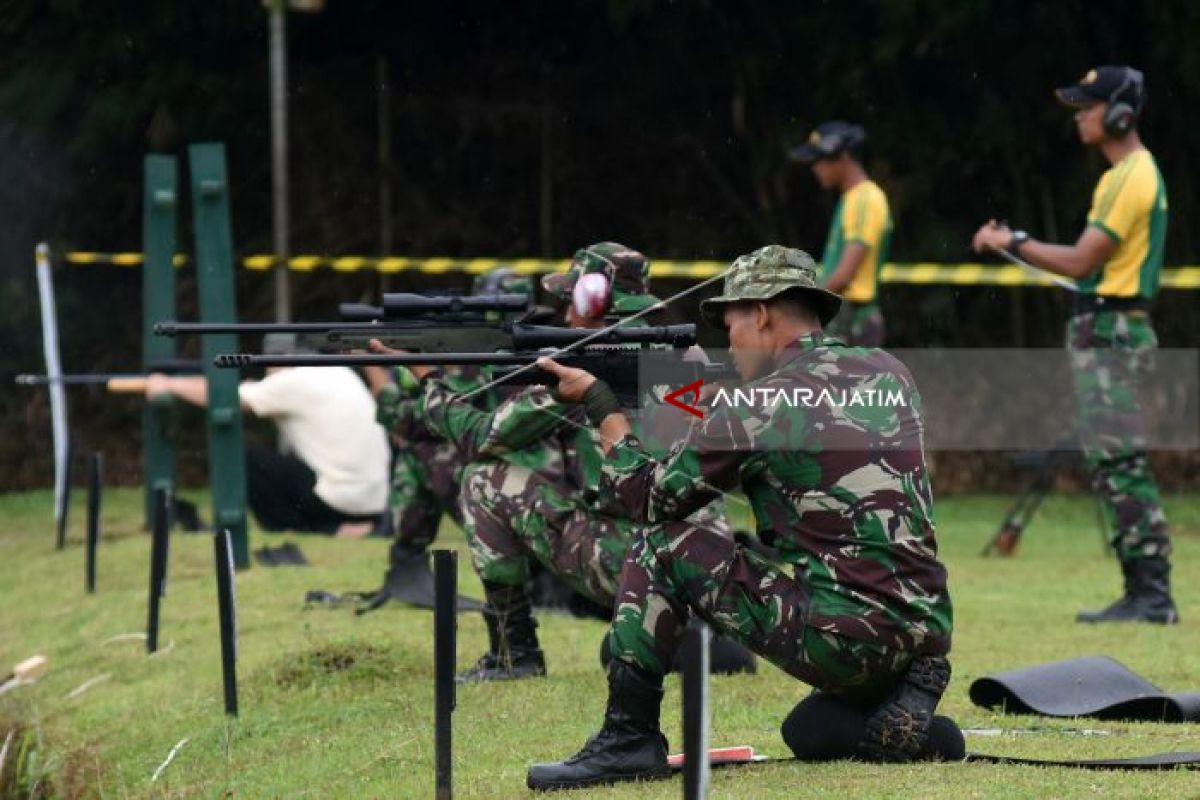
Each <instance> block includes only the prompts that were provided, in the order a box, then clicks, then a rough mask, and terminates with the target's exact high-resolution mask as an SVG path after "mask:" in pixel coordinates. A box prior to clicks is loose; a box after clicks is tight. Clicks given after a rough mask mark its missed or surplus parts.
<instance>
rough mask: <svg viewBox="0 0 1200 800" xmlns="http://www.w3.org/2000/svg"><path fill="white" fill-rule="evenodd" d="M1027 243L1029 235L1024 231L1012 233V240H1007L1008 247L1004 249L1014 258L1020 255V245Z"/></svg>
mask: <svg viewBox="0 0 1200 800" xmlns="http://www.w3.org/2000/svg"><path fill="white" fill-rule="evenodd" d="M1028 241H1029V234H1028V233H1027V232H1026V231H1013V232H1012V238H1011V239H1009V240H1008V247H1006V248H1005V249H1006V250H1008V252H1010V253H1012V254H1013V255H1014V256H1019V255H1021V245H1023V244H1025V243H1026V242H1028Z"/></svg>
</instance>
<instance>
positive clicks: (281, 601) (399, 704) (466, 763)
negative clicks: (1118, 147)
mask: <svg viewBox="0 0 1200 800" xmlns="http://www.w3.org/2000/svg"><path fill="white" fill-rule="evenodd" d="M1006 502H1007V498H1000V497H986V498H984V497H980V498H953V499H947V500H945V501H943V502H941V503H939V505H938V509H937V510H938V535H939V540H940V543H941V547H942V551H943V553H944V555H945V559H946V561H947V563H948V565H949V568H950V575H951V589H952V592H953V597H954V603H955V612H956V613H955V617H956V623H957V624H956V630H955V642H954V652H953V653H952V661H953V664H954V680H953V682H952V684H951V686H950V689H949V691H948V693H947V695H946V698H945V700H944V703H943V710H944V711H945V712H946V713H949V714H951V715H952V716H954V717H955V718H956V719H957V720H958V721H959V723H960V724H962V725H963V726H964V727H976V728H1003V729H1004V730H1005V733H1004V734H1003V735H1001V736H987V737H985V736H970V737H968V747H970V748H971V749H973V750H977V751H980V752H990V753H1003V754H1009V755H1018V756H1030V757H1045V758H1089V757H1092V758H1098V757H1104V756H1128V755H1136V754H1147V753H1153V752H1161V751H1168V750H1200V726H1197V725H1167V724H1161V725H1154V724H1123V723H1103V722H1096V721H1072V720H1061V721H1055V720H1046V719H1040V718H1032V717H1015V716H1014V717H1005V716H1000V715H996V714H992V713H990V712H988V711H985V710H982V709H979V708H975V707H974V706H972V705H971V704H970V701H969V700H968V698H967V688H968V686H969V685H970V683H971V681H972V680H974V679H975V678H977V677H979V676H981V675H984V674H986V673H989V672H993V671H997V670H1003V669H1008V668H1012V667H1018V666H1023V665H1030V664H1034V663H1039V662H1045V661H1051V660H1056V659H1060V658H1066V657H1071V656H1079V655H1087V654H1101V653H1102V654H1107V655H1111V656H1113V657H1115V658H1117V659H1119V660H1121V661H1123V662H1124V663H1125V664H1127V665H1128V666H1130V667H1131V668H1133V669H1134V670H1135V671H1137V672H1140V673H1142V674H1143V675H1145V676H1147V677H1148V678H1149V679H1150V680H1152V681H1154V682H1156V683H1158V684H1160V685H1161V686H1163V687H1166V688H1171V689H1177V690H1186V689H1191V690H1197V691H1200V632H1198V631H1200V628H1198V627H1197V626H1198V624H1200V594H1197V591H1196V589H1195V587H1196V586H1197V585H1198V583H1200V498H1196V497H1172V498H1169V500H1168V506H1167V511H1168V515H1169V516H1170V518H1171V520H1172V525H1173V532H1174V535H1175V541H1176V547H1177V550H1176V570H1175V575H1174V578H1175V586H1176V599H1177V600H1178V601H1179V602H1180V611H1181V613H1182V616H1183V619H1184V622H1183V624H1182V625H1179V626H1176V627H1173V628H1161V627H1151V626H1136V627H1083V626H1079V625H1076V624H1075V623H1074V622H1073V621H1072V619H1073V616H1074V613H1075V611H1076V610H1077V609H1079V608H1083V607H1091V606H1097V605H1100V604H1103V603H1106V602H1107V601H1109V600H1111V599H1112V597H1113V596H1114V595H1115V591H1116V588H1117V569H1116V565H1115V563H1114V562H1113V561H1112V559H1110V558H1108V557H1106V556H1105V555H1103V554H1102V552H1101V547H1100V540H1099V534H1098V532H1097V529H1096V523H1095V517H1094V508H1093V506H1092V504H1091V501H1090V500H1089V499H1087V498H1083V497H1075V498H1062V497H1055V498H1051V499H1050V500H1049V501H1048V502H1047V504H1046V505H1045V506H1044V508H1043V510H1042V512H1041V513H1040V514H1039V516H1038V517H1037V519H1036V520H1035V522H1034V524H1033V526H1032V527H1031V529H1030V530H1029V533H1028V536H1027V538H1026V541H1025V543H1024V545H1023V548H1022V550H1021V552H1020V554H1019V556H1018V557H1017V558H1015V559H1009V560H997V559H982V558H980V557H979V556H978V552H979V550H980V548H981V547H982V545H983V543H984V542H985V541H986V539H987V537H988V536H989V535H990V534H991V532H992V530H993V528H994V526H995V525H996V523H997V521H998V520H999V518H1000V514H1001V512H1002V510H1003V508H1004V506H1005V504H1006ZM202 507H203V505H202ZM81 511H82V509H81V507H76V509H75V510H74V514H73V525H72V527H73V529H74V530H73V534H72V537H71V544H70V546H69V548H68V549H67V550H65V551H64V552H56V551H55V550H54V549H53V533H52V527H53V525H52V511H51V497H50V494H49V493H48V492H34V493H28V494H11V495H4V496H0V604H2V605H0V664H2V665H4V666H5V668H7V667H9V666H10V665H12V664H14V663H16V662H17V661H20V660H22V659H24V658H26V657H28V656H30V655H32V654H34V653H42V654H45V655H46V656H47V657H48V659H49V662H50V669H49V671H48V673H47V674H46V676H45V677H44V678H42V680H41V681H39V682H38V683H36V684H33V685H30V686H23V687H20V688H18V689H16V690H14V691H11V692H9V693H7V694H6V695H4V696H2V697H0V737H3V735H4V732H5V731H7V730H8V729H11V728H12V727H13V726H20V727H21V729H22V730H23V733H22V734H20V735H17V736H14V741H13V744H12V746H11V747H10V751H9V753H10V754H9V756H8V758H7V759H6V764H5V766H4V769H3V775H2V776H0V796H8V795H5V791H7V792H10V793H15V792H16V791H17V790H16V789H15V788H14V786H15V785H16V783H17V782H21V783H23V784H24V785H25V787H26V788H29V787H28V784H29V783H30V782H34V781H37V782H40V786H39V787H38V791H41V792H43V795H44V796H89V797H90V796H97V797H195V796H201V797H225V796H230V797H250V798H259V797H288V798H291V797H402V798H409V797H416V798H423V797H430V796H432V794H433V732H432V731H433V692H432V688H433V687H432V673H433V666H432V640H433V631H432V628H433V619H432V615H431V614H429V613H427V612H421V611H416V610H407V609H400V608H395V607H389V608H386V609H384V610H382V611H379V612H376V613H374V614H370V615H367V616H365V617H355V616H354V614H353V612H352V611H351V610H350V609H349V608H346V607H343V608H338V609H311V610H306V609H305V608H304V604H303V597H304V593H305V591H306V590H308V589H311V588H324V589H329V590H331V591H335V592H339V593H340V592H341V591H344V590H347V589H365V588H370V587H372V586H374V585H376V584H377V583H378V581H379V579H380V577H381V575H382V571H383V568H384V560H385V552H386V543H385V542H383V541H380V540H370V541H350V542H347V541H334V540H328V539H319V538H303V539H301V540H300V545H301V547H302V549H303V550H304V552H305V554H306V555H307V556H308V558H309V560H310V561H311V562H312V566H310V567H306V568H297V567H280V568H274V569H265V568H261V567H255V568H254V569H251V570H249V571H248V572H245V573H242V574H239V575H238V578H237V591H238V603H239V620H238V624H239V632H240V661H239V671H240V690H241V693H240V699H241V709H242V713H241V716H240V717H239V718H238V719H237V720H235V721H231V720H228V719H226V717H225V716H224V714H223V711H222V700H221V676H220V651H219V643H218V636H217V613H216V599H215V581H214V577H213V555H212V540H211V537H210V536H207V535H186V534H179V535H176V536H175V537H174V539H173V540H172V543H171V565H170V579H169V586H168V595H167V598H166V600H165V601H164V606H163V616H162V643H163V648H164V651H163V652H162V653H160V654H159V655H157V656H155V657H147V656H146V655H145V653H144V645H143V643H142V642H141V641H140V640H134V639H121V640H117V641H111V642H109V641H108V640H110V639H112V637H114V636H118V635H120V634H126V633H136V632H140V631H144V630H145V621H146V589H147V583H148V563H149V537H148V536H146V535H144V534H143V533H142V531H141V530H140V522H141V520H140V494H139V493H137V492H134V491H131V490H113V491H109V492H107V493H106V495H105V498H104V513H103V520H104V526H103V530H104V538H103V541H102V543H101V547H100V553H99V576H98V589H97V592H96V594H95V595H93V596H87V595H85V594H84V591H83V566H84V565H83V559H84V553H83V548H82V546H81V539H82V519H81V517H82V513H81ZM291 538H292V539H293V540H296V538H297V537H291ZM266 541H268V537H266V536H264V535H261V534H255V535H254V536H253V540H252V546H255V547H257V546H260V545H261V544H263V543H264V542H266ZM272 541H278V540H275V539H273V540H272ZM441 542H442V543H443V544H445V545H448V546H453V547H456V548H458V549H459V550H460V551H462V550H463V548H464V543H463V539H462V536H461V534H460V533H459V532H458V531H457V529H454V528H453V526H451V525H447V526H446V528H445V529H444V530H443V536H442V539H441ZM462 559H463V560H462V563H461V564H460V582H461V584H462V586H463V588H464V591H466V592H467V593H471V594H474V595H475V596H479V585H478V582H477V580H476V579H475V577H474V575H473V574H472V573H471V570H470V567H469V564H468V562H466V554H465V552H464V553H463V554H462ZM603 631H604V628H603V626H602V625H601V624H600V623H597V622H583V621H577V620H574V619H570V618H565V617H560V616H547V617H543V619H542V627H541V634H542V642H543V645H544V647H545V649H546V653H547V659H548V662H549V669H550V676H549V677H548V678H547V679H545V680H531V681H522V682H518V683H512V684H505V685H492V686H477V687H467V688H461V689H460V690H459V693H458V708H457V711H456V713H455V716H454V724H455V729H454V736H455V739H454V748H455V749H454V752H455V761H454V770H455V773H454V776H455V785H454V788H455V792H456V795H457V796H459V797H489V798H512V797H521V796H525V795H527V794H528V792H527V790H526V789H525V787H524V781H525V768H526V766H527V765H528V764H529V763H530V762H531V761H535V760H549V759H557V758H561V757H563V756H566V755H569V754H570V753H572V752H574V751H575V749H577V748H578V746H579V745H581V744H582V743H583V741H584V739H585V738H586V737H587V736H588V735H589V734H591V733H592V732H593V730H594V728H595V727H596V726H597V725H598V724H599V722H600V719H601V715H602V712H603V706H604V700H605V695H604V682H603V676H602V673H601V670H600V667H599V664H598V659H597V651H598V643H599V640H600V637H601V635H602V634H603ZM483 644H484V629H483V624H482V621H481V620H480V619H479V618H478V617H477V616H473V615H468V616H463V617H460V627H459V665H460V667H465V666H467V665H468V664H469V663H471V662H472V661H474V659H475V658H476V657H477V656H478V655H479V653H480V652H482V649H483ZM101 675H108V676H110V677H109V678H108V679H107V680H104V681H102V682H100V683H97V684H95V685H94V686H93V687H92V688H90V689H89V690H87V691H85V692H83V693H82V694H80V695H78V696H76V697H73V698H68V697H67V695H68V694H70V693H71V692H72V690H74V689H76V688H77V687H79V686H80V685H81V684H83V683H84V682H85V681H88V680H90V679H92V678H95V677H97V676H101ZM805 693H806V690H805V688H804V687H803V686H801V685H799V684H797V683H796V682H795V681H793V680H792V679H791V678H789V677H787V676H785V675H784V674H782V673H781V672H779V671H778V670H776V669H774V668H773V667H770V666H768V665H766V664H765V663H762V662H760V672H759V674H758V675H755V676H748V677H747V676H741V677H731V678H717V679H714V685H713V695H714V704H715V705H714V709H713V732H712V741H713V743H714V744H751V745H754V746H755V747H756V748H757V749H758V750H759V751H760V752H764V753H767V754H769V755H774V756H785V755H787V749H786V747H785V746H784V744H783V742H782V740H781V739H780V738H779V733H778V726H779V723H780V722H781V721H782V720H783V718H784V716H785V715H786V714H787V712H788V711H789V710H790V709H791V707H792V705H793V704H794V703H795V702H796V701H797V700H798V699H799V698H801V697H802V696H803V695H804V694H805ZM679 702H680V701H679V684H678V680H677V679H676V678H670V679H668V682H667V698H666V701H665V704H664V714H663V717H664V725H665V730H666V733H667V736H668V738H669V739H670V740H671V742H672V744H673V746H674V747H675V748H676V749H677V748H678V746H679V744H680V735H679V718H680V714H679ZM1079 727H1086V728H1092V729H1102V730H1105V731H1108V732H1110V733H1111V735H1109V736H1081V735H1078V734H1076V733H1072V732H1071V729H1072V728H1079ZM184 738H186V739H187V743H186V744H185V745H184V746H183V747H182V748H181V749H180V750H179V752H178V754H177V756H176V758H175V759H174V761H173V762H172V763H171V764H170V765H169V766H168V767H167V768H166V769H165V770H163V772H162V774H161V776H160V777H159V779H158V781H157V782H152V781H151V776H152V775H153V773H154V772H155V770H156V768H157V767H158V766H159V765H160V764H161V763H162V762H163V760H164V759H165V758H166V756H167V753H168V752H169V751H170V750H171V748H172V747H174V746H175V745H176V743H177V742H179V741H180V740H182V739H184ZM0 744H2V742H0ZM18 771H19V773H20V774H19V775H16V774H15V773H16V772H18ZM680 792H681V785H680V783H679V781H678V780H674V781H670V782H663V783H657V784H650V785H634V786H623V787H615V788H608V789H596V790H592V791H586V792H576V793H572V794H571V795H570V796H571V797H578V798H584V797H589V798H592V797H595V798H601V797H602V798H635V797H637V798H642V797H647V798H659V797H676V796H678V795H679V794H680ZM1097 795H1102V796H1104V797H1148V796H1171V797H1180V798H1182V797H1197V796H1200V773H1196V772H1183V771H1176V772H1171V773H1146V774H1136V773H1126V774H1117V773H1099V772H1087V771H1082V770H1069V769H1048V768H1029V767H998V766H987V765H975V764H972V765H964V764H937V765H921V766H886V767H885V766H866V765H861V764H853V763H839V764H827V765H820V766H807V765H797V764H787V763H784V764H772V765H761V766H756V767H752V768H742V769H728V770H721V771H718V772H716V773H715V774H714V776H713V783H712V793H711V796H713V797H748V798H771V797H779V798H798V797H832V796H855V797H896V798H905V799H906V800H910V799H911V798H942V797H944V798H963V797H1030V798H1033V797H1037V798H1040V797H1094V796H1097ZM14 796H23V795H15V794H14Z"/></svg>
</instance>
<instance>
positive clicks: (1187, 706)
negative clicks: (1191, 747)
mask: <svg viewBox="0 0 1200 800" xmlns="http://www.w3.org/2000/svg"><path fill="white" fill-rule="evenodd" d="M970 694H971V701H972V702H973V703H975V705H978V706H983V707H984V708H991V709H1002V710H1004V711H1006V712H1008V713H1011V714H1042V715H1044V716H1048V717H1095V718H1096V719H1119V720H1131V721H1138V722H1197V721H1200V692H1177V693H1168V692H1164V691H1163V690H1162V689H1160V688H1159V687H1157V686H1155V685H1154V684H1152V683H1150V681H1148V680H1146V679H1145V678H1143V677H1142V676H1140V675H1138V674H1137V673H1135V672H1133V671H1132V670H1130V669H1129V668H1128V667H1126V666H1125V665H1124V664H1122V663H1120V662H1119V661H1115V660H1113V659H1111V658H1108V657H1107V656H1087V657H1085V658H1072V659H1068V660H1066V661H1055V662H1054V663H1052V664H1041V665H1039V666H1036V667H1027V668H1025V669H1017V670H1012V671H1010V672H1001V673H999V674H998V675H989V676H987V677H984V678H979V679H978V680H976V681H975V682H974V683H972V684H971V692H970ZM1186 755H1189V756H1191V755H1194V754H1186ZM1075 763H1077V762H1075Z"/></svg>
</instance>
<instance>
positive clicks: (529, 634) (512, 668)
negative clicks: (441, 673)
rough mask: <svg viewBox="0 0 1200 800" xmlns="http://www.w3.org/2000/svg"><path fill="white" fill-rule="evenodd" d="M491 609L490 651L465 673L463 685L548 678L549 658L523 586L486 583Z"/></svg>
mask: <svg viewBox="0 0 1200 800" xmlns="http://www.w3.org/2000/svg"><path fill="white" fill-rule="evenodd" d="M483 591H484V593H485V594H486V595H487V601H488V602H487V606H485V607H484V609H483V621H484V623H486V624H487V631H488V651H487V652H486V653H484V654H483V655H482V656H481V657H480V659H479V661H477V662H475V666H474V667H472V668H471V669H469V670H467V671H466V672H464V673H461V674H460V675H459V676H458V677H457V678H456V679H455V680H457V681H458V682H459V683H476V682H479V681H511V680H517V679H519V678H535V677H538V676H541V675H545V674H546V657H545V655H544V654H543V653H542V648H541V647H540V646H539V645H538V639H537V620H535V619H534V618H533V607H532V606H531V605H530V604H529V598H528V597H527V596H526V595H525V588H524V587H523V586H505V585H503V584H499V583H492V582H491V581H484V582H483Z"/></svg>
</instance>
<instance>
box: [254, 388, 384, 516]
mask: <svg viewBox="0 0 1200 800" xmlns="http://www.w3.org/2000/svg"><path fill="white" fill-rule="evenodd" d="M238 394H239V396H240V397H241V401H242V403H243V404H244V405H245V406H247V407H248V408H249V409H250V410H251V411H253V412H254V413H255V415H257V416H259V417H266V418H269V419H270V420H271V421H272V422H274V423H275V424H276V425H277V426H278V427H279V436H280V442H281V444H282V445H283V449H285V450H286V451H289V452H292V453H294V454H295V455H296V456H297V457H298V458H299V459H300V460H301V461H303V462H304V463H305V464H308V466H309V467H310V468H311V469H312V471H313V472H314V473H316V476H317V484H316V486H315V487H314V490H313V491H314V492H315V493H316V495H317V497H319V498H321V499H322V500H323V501H325V504H326V505H328V506H329V507H330V508H333V509H334V510H336V511H341V512H342V513H343V514H353V515H368V514H377V513H380V512H382V511H383V510H384V509H385V508H386V507H387V496H388V463H389V462H390V460H391V453H390V452H389V450H388V442H387V434H386V433H385V432H384V430H383V428H382V427H381V426H380V425H379V423H377V422H376V421H375V399H374V398H373V397H372V396H371V393H370V392H369V391H368V390H367V387H366V386H364V385H363V382H362V381H361V380H359V378H358V376H357V375H356V374H355V373H354V371H353V370H351V369H350V368H349V367H287V368H285V369H281V370H279V371H277V372H273V373H271V374H269V375H267V377H265V378H263V379H262V380H261V381H245V382H244V383H242V384H241V385H240V386H239V387H238Z"/></svg>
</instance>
